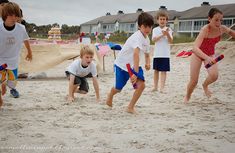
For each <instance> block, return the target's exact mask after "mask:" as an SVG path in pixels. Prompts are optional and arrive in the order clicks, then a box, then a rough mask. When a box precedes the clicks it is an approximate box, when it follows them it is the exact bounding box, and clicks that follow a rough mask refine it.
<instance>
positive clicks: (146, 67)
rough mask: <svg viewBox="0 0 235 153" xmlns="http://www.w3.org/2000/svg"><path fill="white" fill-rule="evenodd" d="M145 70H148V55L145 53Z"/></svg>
mask: <svg viewBox="0 0 235 153" xmlns="http://www.w3.org/2000/svg"><path fill="white" fill-rule="evenodd" d="M144 55H145V69H146V70H147V71H148V70H150V55H149V53H145V54H144Z"/></svg>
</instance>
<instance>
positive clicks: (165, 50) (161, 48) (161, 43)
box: [152, 27, 172, 58]
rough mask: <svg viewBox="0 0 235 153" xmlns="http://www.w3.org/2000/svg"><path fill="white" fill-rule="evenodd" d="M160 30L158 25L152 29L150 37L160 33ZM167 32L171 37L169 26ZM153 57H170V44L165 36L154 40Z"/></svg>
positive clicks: (157, 35)
mask: <svg viewBox="0 0 235 153" xmlns="http://www.w3.org/2000/svg"><path fill="white" fill-rule="evenodd" d="M162 30H163V29H161V28H160V27H156V28H154V29H153V33H152V39H153V38H154V37H159V36H161V35H162ZM169 34H170V36H171V38H172V30H171V29H170V28H169ZM153 57H154V58H156V57H163V58H170V44H169V42H168V39H167V36H164V37H162V38H161V39H160V40H158V41H157V42H155V48H154V54H153Z"/></svg>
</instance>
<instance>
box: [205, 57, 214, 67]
mask: <svg viewBox="0 0 235 153" xmlns="http://www.w3.org/2000/svg"><path fill="white" fill-rule="evenodd" d="M205 62H206V64H208V63H209V64H211V65H212V64H214V62H215V61H214V59H213V58H212V57H210V56H208V57H207V58H206V59H205Z"/></svg>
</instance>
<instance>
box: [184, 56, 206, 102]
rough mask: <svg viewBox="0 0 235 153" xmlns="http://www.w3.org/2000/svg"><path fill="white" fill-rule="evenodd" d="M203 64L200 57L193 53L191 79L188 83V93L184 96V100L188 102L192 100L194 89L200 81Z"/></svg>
mask: <svg viewBox="0 0 235 153" xmlns="http://www.w3.org/2000/svg"><path fill="white" fill-rule="evenodd" d="M201 65H202V61H201V59H200V58H198V57H197V56H196V55H194V54H192V56H191V59H190V81H189V83H188V85H187V93H186V95H185V97H184V102H188V101H189V100H190V97H191V95H192V93H193V90H194V89H195V87H196V85H197V83H198V78H199V73H200V68H201Z"/></svg>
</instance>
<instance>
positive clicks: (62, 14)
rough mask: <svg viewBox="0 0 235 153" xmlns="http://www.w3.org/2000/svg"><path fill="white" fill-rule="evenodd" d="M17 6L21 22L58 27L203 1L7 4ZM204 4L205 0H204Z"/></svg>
mask: <svg viewBox="0 0 235 153" xmlns="http://www.w3.org/2000/svg"><path fill="white" fill-rule="evenodd" d="M10 1H12V2H16V3H18V4H19V5H20V7H21V8H22V10H23V14H24V18H25V20H26V21H27V22H29V23H35V24H37V25H45V24H53V23H59V24H60V25H62V24H68V25H80V24H82V23H84V22H87V21H89V20H92V19H95V18H97V17H100V16H103V15H105V14H106V13H107V12H110V13H111V14H112V15H114V14H117V12H118V10H122V11H123V12H124V13H133V12H136V10H137V9H138V8H142V9H143V10H144V11H154V10H158V9H159V7H160V6H161V5H164V6H166V7H167V9H168V10H176V11H184V10H187V9H189V8H192V7H195V6H200V5H201V3H202V2H203V0H201V1H200V0H10ZM204 1H206V0H204ZM209 2H210V4H211V5H217V4H229V3H235V0H211V1H209Z"/></svg>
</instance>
